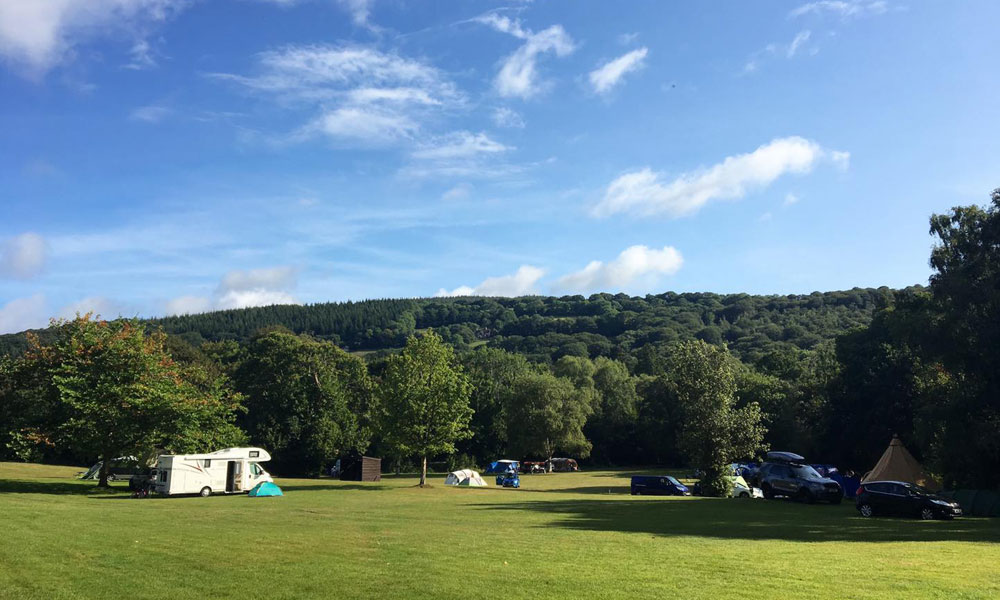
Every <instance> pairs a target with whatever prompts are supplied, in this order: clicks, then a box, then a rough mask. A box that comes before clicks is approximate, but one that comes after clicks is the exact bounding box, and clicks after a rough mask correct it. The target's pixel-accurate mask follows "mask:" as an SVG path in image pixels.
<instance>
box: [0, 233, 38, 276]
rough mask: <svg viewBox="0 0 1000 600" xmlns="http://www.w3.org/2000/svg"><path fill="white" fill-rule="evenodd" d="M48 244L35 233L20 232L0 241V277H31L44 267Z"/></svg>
mask: <svg viewBox="0 0 1000 600" xmlns="http://www.w3.org/2000/svg"><path fill="white" fill-rule="evenodd" d="M48 255H49V245H48V242H46V240H45V238H43V237H42V236H41V235H39V234H37V233H32V232H28V233H22V234H20V235H16V236H14V237H12V238H10V239H7V240H4V241H3V242H0V277H11V278H14V279H31V278H32V277H34V276H36V275H38V274H39V273H41V272H42V270H43V269H44V268H45V263H46V261H47V259H48Z"/></svg>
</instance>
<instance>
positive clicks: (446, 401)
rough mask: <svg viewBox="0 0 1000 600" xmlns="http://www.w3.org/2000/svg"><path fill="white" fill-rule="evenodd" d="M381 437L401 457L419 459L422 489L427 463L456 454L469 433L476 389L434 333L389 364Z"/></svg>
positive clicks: (410, 343)
mask: <svg viewBox="0 0 1000 600" xmlns="http://www.w3.org/2000/svg"><path fill="white" fill-rule="evenodd" d="M378 391H379V397H380V398H381V399H382V426H381V430H382V437H383V440H384V441H385V442H386V443H387V444H388V445H389V446H390V447H392V448H394V449H395V450H396V452H398V453H399V454H404V455H410V456H418V457H420V459H421V467H420V486H421V487H423V486H424V484H425V483H426V482H427V457H428V456H437V455H441V454H451V453H453V452H455V443H456V442H458V441H459V440H462V439H465V438H466V437H468V436H469V435H471V432H470V431H469V421H470V420H471V418H472V409H471V408H470V407H469V398H470V396H471V393H472V386H471V385H470V384H469V379H468V377H467V376H466V375H465V373H464V372H463V371H462V368H461V365H459V363H458V361H457V360H456V358H455V353H454V351H453V350H452V349H451V347H450V346H448V345H446V344H445V343H444V342H442V341H441V337H440V336H438V335H437V334H436V333H433V332H429V333H426V334H424V335H422V336H420V337H415V336H411V337H410V338H409V339H408V340H407V341H406V347H405V348H404V349H403V351H402V352H401V353H399V354H397V355H394V356H392V357H390V358H389V360H388V363H387V364H386V367H385V372H384V374H383V375H382V381H381V382H380V383H379V386H378Z"/></svg>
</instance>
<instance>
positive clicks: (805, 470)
mask: <svg viewBox="0 0 1000 600" xmlns="http://www.w3.org/2000/svg"><path fill="white" fill-rule="evenodd" d="M754 483H755V486H754V487H759V488H760V489H761V491H763V492H764V497H765V498H767V499H769V500H770V499H772V498H774V497H775V496H787V497H789V498H796V499H798V500H802V501H803V502H808V503H810V504H812V503H814V502H816V501H818V500H822V501H826V502H830V503H832V504H840V501H841V500H843V498H844V490H843V489H841V487H840V484H839V483H837V482H836V481H834V480H832V479H827V478H826V477H823V476H822V475H820V474H819V473H817V472H816V469H814V468H812V467H810V466H809V465H803V464H801V463H797V462H784V461H769V462H765V463H764V464H763V465H761V467H760V470H758V471H757V473H756V474H755V476H754Z"/></svg>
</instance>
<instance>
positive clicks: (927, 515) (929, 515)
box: [920, 508, 934, 521]
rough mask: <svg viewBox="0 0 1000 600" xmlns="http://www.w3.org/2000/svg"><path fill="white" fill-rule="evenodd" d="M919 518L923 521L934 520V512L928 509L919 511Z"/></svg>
mask: <svg viewBox="0 0 1000 600" xmlns="http://www.w3.org/2000/svg"><path fill="white" fill-rule="evenodd" d="M920 518H921V519H923V520H924V521H930V520H931V519H933V518H934V511H933V510H932V509H930V508H924V509H921V510H920Z"/></svg>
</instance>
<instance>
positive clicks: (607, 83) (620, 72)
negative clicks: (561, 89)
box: [590, 48, 649, 94]
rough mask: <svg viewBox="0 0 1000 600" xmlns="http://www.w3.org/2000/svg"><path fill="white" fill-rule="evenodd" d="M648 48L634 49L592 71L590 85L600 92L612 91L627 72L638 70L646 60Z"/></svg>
mask: <svg viewBox="0 0 1000 600" xmlns="http://www.w3.org/2000/svg"><path fill="white" fill-rule="evenodd" d="M648 53H649V50H648V49H647V48H639V49H638V50H633V51H631V52H628V53H626V54H623V55H622V56H619V57H618V58H616V59H614V60H611V61H608V62H606V63H604V64H603V65H601V66H600V67H598V68H596V69H594V70H593V71H591V72H590V85H591V86H593V88H594V91H595V92H597V93H598V94H604V93H607V92H610V91H611V90H612V89H613V88H614V87H615V86H616V85H618V83H619V82H620V81H621V80H622V77H624V76H625V75H626V74H627V73H631V72H633V71H638V70H639V69H641V68H642V67H643V63H644V61H645V60H646V54H648Z"/></svg>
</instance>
